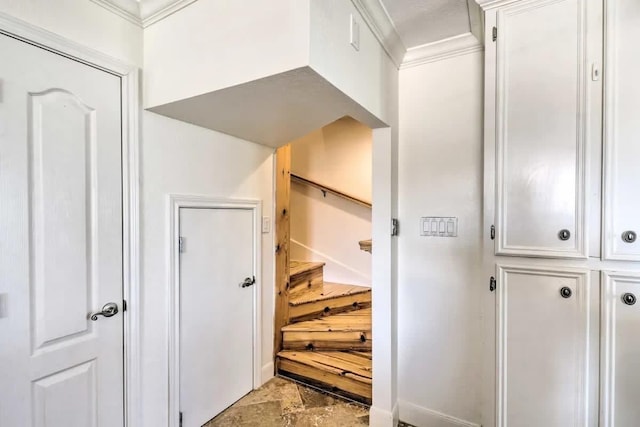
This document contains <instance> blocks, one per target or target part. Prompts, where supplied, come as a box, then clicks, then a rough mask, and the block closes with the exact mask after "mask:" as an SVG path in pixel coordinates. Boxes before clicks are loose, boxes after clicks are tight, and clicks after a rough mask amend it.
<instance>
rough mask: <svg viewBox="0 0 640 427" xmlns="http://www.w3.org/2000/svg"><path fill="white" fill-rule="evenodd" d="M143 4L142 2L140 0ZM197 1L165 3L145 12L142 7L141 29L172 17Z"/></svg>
mask: <svg viewBox="0 0 640 427" xmlns="http://www.w3.org/2000/svg"><path fill="white" fill-rule="evenodd" d="M142 1H143V2H144V0H142ZM196 1H198V0H171V1H169V2H165V5H164V6H161V7H155V8H150V9H149V10H148V11H147V10H145V8H144V5H143V7H142V27H143V28H147V27H148V26H150V25H153V24H155V23H156V22H158V21H162V20H163V19H164V18H166V17H168V16H171V15H173V14H174V13H176V12H177V11H179V10H180V9H183V8H185V7H187V6H189V5H190V4H191V3H195V2H196Z"/></svg>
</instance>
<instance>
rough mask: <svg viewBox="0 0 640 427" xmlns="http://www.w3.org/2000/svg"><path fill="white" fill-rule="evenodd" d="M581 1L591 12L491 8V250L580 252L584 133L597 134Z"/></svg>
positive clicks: (568, 5)
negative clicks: (494, 241)
mask: <svg viewBox="0 0 640 427" xmlns="http://www.w3.org/2000/svg"><path fill="white" fill-rule="evenodd" d="M523 3H524V4H523ZM588 3H589V7H592V8H593V9H594V12H593V13H599V10H598V9H597V7H595V6H596V5H597V2H587V1H586V0H560V1H558V0H552V1H537V2H518V3H517V5H516V6H514V7H507V8H504V9H501V10H499V11H498V12H497V15H496V28H497V29H496V31H497V41H496V88H495V93H496V108H495V110H496V123H495V126H496V129H495V140H496V153H495V155H496V165H495V167H496V215H497V224H496V225H497V230H496V231H497V246H496V253H497V254H500V255H524V256H538V257H559V258H586V257H587V254H588V252H587V251H588V248H587V246H588V245H587V240H588V239H587V230H586V228H587V220H586V192H587V189H586V186H587V173H586V169H587V167H586V165H587V152H588V142H589V141H588V139H589V138H590V137H593V138H594V140H595V139H597V138H599V136H598V135H597V134H594V133H593V132H590V131H589V129H590V126H589V120H590V119H591V118H592V117H593V118H594V119H595V120H597V117H598V114H597V112H595V111H592V107H591V106H592V105H594V104H593V103H591V102H590V95H589V89H590V88H589V87H588V82H590V81H591V78H590V76H591V64H590V61H591V60H593V58H591V53H590V49H589V46H588V44H589V42H588V39H587V26H588V25H587V24H588V22H589V21H588V19H587V18H588V16H587V13H588V12H589V10H587V4H588ZM600 28H601V26H600ZM590 30H592V29H591V28H590ZM596 31H597V29H596ZM600 31H601V30H600ZM589 37H594V34H593V33H592V32H590V33H589ZM596 38H597V37H596ZM488 43H491V42H490V41H488ZM597 55H598V54H597V53H595V54H594V56H597ZM489 66H491V64H489ZM593 108H594V109H595V108H597V107H595V106H594V107H593Z"/></svg>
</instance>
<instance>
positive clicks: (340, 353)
mask: <svg viewBox="0 0 640 427" xmlns="http://www.w3.org/2000/svg"><path fill="white" fill-rule="evenodd" d="M323 267H324V263H318V262H302V261H291V263H290V286H289V318H288V322H286V323H287V324H286V325H285V326H284V327H283V328H282V330H281V333H282V337H283V338H282V347H283V350H282V351H280V352H279V353H278V356H277V360H276V363H277V370H278V374H280V375H282V376H286V377H290V378H293V379H295V380H298V381H302V382H305V383H308V384H311V385H313V386H316V387H319V388H322V389H325V390H327V391H330V392H333V393H336V394H340V395H343V396H345V397H348V398H350V399H354V400H357V401H359V402H363V403H366V404H371V375H372V370H371V346H372V339H371V288H367V287H363V286H355V285H344V284H339V283H329V282H324V280H323Z"/></svg>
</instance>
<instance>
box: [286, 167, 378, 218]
mask: <svg viewBox="0 0 640 427" xmlns="http://www.w3.org/2000/svg"><path fill="white" fill-rule="evenodd" d="M291 181H295V182H297V183H300V184H305V185H308V186H310V187H314V188H317V189H318V190H320V191H322V194H323V195H324V196H325V197H327V193H331V194H333V195H334V196H337V197H340V198H342V199H345V200H348V201H350V202H353V203H356V204H358V205H360V206H364V207H367V208H369V209H371V203H370V202H367V201H366V200H362V199H359V198H357V197H353V196H350V195H348V194H345V193H343V192H342V191H340V190H336V189H335V188H331V187H328V186H326V185H323V184H320V183H318V182H316V181H312V180H310V179H307V178H303V177H301V176H299V175H296V174H293V173H292V174H291Z"/></svg>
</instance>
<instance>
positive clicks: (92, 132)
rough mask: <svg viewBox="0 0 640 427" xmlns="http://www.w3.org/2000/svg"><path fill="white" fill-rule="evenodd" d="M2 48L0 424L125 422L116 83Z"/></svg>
mask: <svg viewBox="0 0 640 427" xmlns="http://www.w3.org/2000/svg"><path fill="white" fill-rule="evenodd" d="M0 52H2V61H0V84H1V88H2V90H1V91H0V93H1V95H0V96H1V99H0V195H1V197H2V201H1V208H0V236H1V237H0V343H1V344H0V425H1V426H6V427H14V426H15V427H18V426H20V427H23V426H34V427H41V426H42V427H44V426H46V427H90V426H105V427H106V426H118V425H120V426H121V425H123V335H122V334H123V330H122V327H123V323H122V314H121V313H118V314H116V315H115V316H113V317H110V318H105V317H102V316H101V317H99V318H98V320H97V321H91V320H90V313H92V312H96V311H100V310H101V307H102V306H103V305H104V304H105V303H108V302H114V303H116V304H117V307H118V309H120V310H121V309H122V307H121V303H122V207H121V204H122V203H121V199H122V195H121V193H122V188H121V185H122V184H121V182H122V181H121V127H120V126H121V124H120V122H121V116H120V109H121V105H120V79H119V78H118V77H116V76H113V75H110V74H108V73H105V72H103V71H99V70H97V69H95V68H92V67H89V66H86V65H83V64H81V63H78V62H75V61H73V60H70V59H68V58H64V57H62V56H59V55H56V54H53V53H51V52H48V51H46V50H43V49H40V48H38V47H34V46H32V45H29V44H26V43H23V42H20V41H17V40H15V39H12V38H9V37H6V36H3V35H0Z"/></svg>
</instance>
